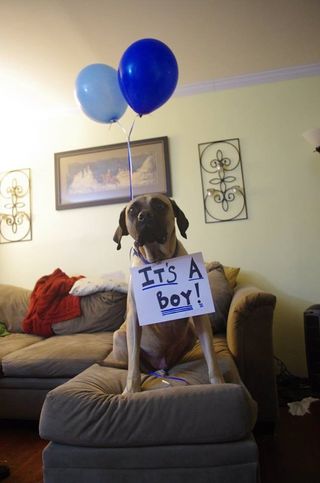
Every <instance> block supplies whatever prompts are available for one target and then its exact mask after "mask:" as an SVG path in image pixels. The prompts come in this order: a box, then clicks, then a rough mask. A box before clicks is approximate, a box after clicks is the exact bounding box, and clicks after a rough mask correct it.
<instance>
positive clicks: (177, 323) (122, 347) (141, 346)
mask: <svg viewBox="0 0 320 483" xmlns="http://www.w3.org/2000/svg"><path fill="white" fill-rule="evenodd" d="M175 221H176V222H177V225H178V228H179V231H180V234H181V235H182V236H183V237H184V238H187V237H186V230H187V228H188V226H189V222H188V220H187V218H186V217H185V215H184V213H183V212H182V210H181V209H180V208H179V207H178V205H177V204H176V202H175V201H174V200H172V199H170V198H168V197H167V196H165V195H163V194H150V195H142V196H138V197H136V198H135V199H133V200H132V201H131V202H129V204H128V205H127V206H126V207H125V208H124V209H123V210H122V212H121V213H120V217H119V226H118V228H117V230H116V232H115V234H114V238H113V239H114V241H115V242H116V243H117V244H118V247H117V249H118V250H119V249H120V248H121V238H122V236H124V235H131V237H132V238H133V240H134V248H133V252H132V256H131V261H132V266H134V267H137V266H141V265H143V264H150V263H155V262H159V261H161V260H166V259H169V258H173V257H178V256H181V255H186V254H187V252H186V250H185V248H184V247H183V245H182V243H181V242H180V241H179V240H178V239H177V237H176V230H175ZM197 337H198V338H199V340H200V344H201V348H202V351H203V354H204V357H205V360H206V363H207V366H208V375H209V380H210V383H212V384H215V383H222V382H223V377H222V375H221V373H220V370H219V367H218V364H217V359H216V355H215V352H214V349H213V336H212V330H211V326H210V321H209V317H208V316H207V315H198V316H195V317H193V319H191V318H185V319H179V320H174V321H170V322H165V323H158V324H151V325H145V326H143V327H141V326H140V325H139V322H138V315H137V310H136V304H135V299H134V294H133V288H132V284H131V281H129V287H128V298H127V314H126V320H125V322H124V324H123V325H122V326H121V327H120V329H119V330H118V331H116V332H115V334H114V340H113V357H114V358H115V359H116V360H117V359H119V360H122V361H124V360H125V361H127V363H128V376H127V385H126V388H125V391H124V392H130V393H131V392H137V391H140V390H141V375H140V363H142V364H143V366H144V367H148V368H149V369H151V370H159V369H164V370H167V369H169V368H170V367H172V366H173V365H174V364H175V363H177V362H178V361H179V360H180V359H181V358H182V356H183V355H184V354H186V353H187V352H188V351H189V350H190V349H191V348H192V347H193V346H194V344H195V342H196V340H197Z"/></svg>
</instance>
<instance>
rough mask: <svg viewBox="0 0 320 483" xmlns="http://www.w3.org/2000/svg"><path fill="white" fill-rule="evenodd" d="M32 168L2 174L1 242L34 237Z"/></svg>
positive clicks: (0, 189) (0, 199)
mask: <svg viewBox="0 0 320 483" xmlns="http://www.w3.org/2000/svg"><path fill="white" fill-rule="evenodd" d="M30 191H31V187H30V169H19V170H15V171H7V172H6V173H1V174H0V243H10V242H17V241H26V240H31V239H32V229H31V201H30Z"/></svg>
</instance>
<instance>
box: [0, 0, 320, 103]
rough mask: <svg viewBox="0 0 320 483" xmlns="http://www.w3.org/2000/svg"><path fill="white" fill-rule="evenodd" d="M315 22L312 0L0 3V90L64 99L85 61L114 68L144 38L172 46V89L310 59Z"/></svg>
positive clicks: (318, 5) (318, 40) (314, 51)
mask: <svg viewBox="0 0 320 483" xmlns="http://www.w3.org/2000/svg"><path fill="white" fill-rule="evenodd" d="M319 25H320V0H0V26H1V28H0V96H1V95H4V94H5V93H4V92H3V88H2V89H1V83H2V86H3V85H4V82H7V84H5V85H8V83H9V84H11V86H14V85H15V84H16V85H20V86H21V84H22V83H24V84H28V86H29V89H31V88H32V86H33V89H34V90H38V91H39V95H43V93H42V94H41V93H40V91H41V90H42V89H43V88H44V87H45V89H46V90H48V89H51V90H53V91H54V92H55V93H57V92H59V93H60V95H61V96H62V97H64V94H66V93H68V96H69V92H70V89H71V87H73V84H74V80H75V77H76V75H77V73H78V72H79V70H80V69H82V68H83V67H84V66H85V65H88V64H91V63H94V62H103V63H106V64H108V65H111V66H113V67H115V68H117V66H118V63H119V60H120V58H121V56H122V54H123V52H124V51H125V49H126V48H127V47H128V46H129V45H130V44H131V43H132V42H134V41H136V40H138V39H140V38H145V37H153V38H158V39H160V40H162V41H163V42H165V43H166V44H167V45H168V46H169V47H170V48H171V49H172V50H173V52H174V54H175V56H176V58H177V61H178V65H179V84H178V85H179V86H180V87H181V86H185V85H189V84H196V83H202V82H206V81H210V80H213V79H221V78H226V77H227V78H228V77H233V76H239V75H245V74H252V73H259V72H264V71H268V70H273V69H279V68H288V67H293V66H301V65H307V64H319V63H320V30H319ZM39 88H40V89H39ZM1 90H2V93H1Z"/></svg>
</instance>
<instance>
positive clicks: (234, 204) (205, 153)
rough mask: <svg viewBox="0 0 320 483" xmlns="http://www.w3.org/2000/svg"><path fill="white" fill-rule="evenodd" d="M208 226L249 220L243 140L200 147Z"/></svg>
mask: <svg viewBox="0 0 320 483" xmlns="http://www.w3.org/2000/svg"><path fill="white" fill-rule="evenodd" d="M198 147H199V157H200V169H201V179H202V190H203V202H204V212H205V221H206V223H218V222H221V221H234V220H245V219H247V218H248V212H247V203H246V195H245V188H244V180H243V173H242V162H241V153H240V140H239V139H238V138H235V139H224V140H222V141H213V142H209V143H202V144H199V145H198Z"/></svg>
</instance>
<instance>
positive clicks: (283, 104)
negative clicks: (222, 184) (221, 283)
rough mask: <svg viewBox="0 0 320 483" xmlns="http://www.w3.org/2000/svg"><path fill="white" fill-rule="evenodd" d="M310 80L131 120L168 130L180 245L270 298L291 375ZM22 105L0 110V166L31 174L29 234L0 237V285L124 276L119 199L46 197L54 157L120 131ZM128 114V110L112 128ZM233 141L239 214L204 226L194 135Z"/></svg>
mask: <svg viewBox="0 0 320 483" xmlns="http://www.w3.org/2000/svg"><path fill="white" fill-rule="evenodd" d="M319 87H320V78H319V77H310V78H305V79H298V80H292V81H286V82H279V83H274V84H265V85H259V86H253V87H246V88H239V89H234V90H226V91H221V92H216V93H207V94H199V95H195V96H190V97H180V98H172V99H171V100H170V101H169V102H168V103H167V104H166V105H164V106H163V107H162V108H161V109H159V110H157V111H155V112H154V113H152V114H151V115H149V116H144V117H142V118H141V119H137V122H136V125H135V128H134V131H133V137H132V138H133V139H144V138H149V137H157V136H164V135H166V136H168V137H169V142H170V156H171V171H172V185H173V196H174V198H175V199H176V201H177V202H178V204H179V205H180V206H181V207H182V208H183V210H184V211H185V213H186V214H187V216H188V218H189V221H190V229H189V232H188V240H187V241H186V243H185V245H186V247H187V249H188V250H189V251H202V252H203V254H204V258H205V259H206V260H219V261H221V262H222V263H225V264H228V265H234V266H239V267H241V280H242V281H250V283H254V284H257V285H259V286H261V287H262V288H264V289H266V290H270V291H272V292H273V293H275V294H276V295H277V297H278V304H277V309H276V317H275V329H274V334H275V352H276V355H277V356H278V357H280V358H281V359H282V360H284V362H285V363H286V364H287V365H288V367H289V369H290V370H291V371H293V372H294V373H297V374H304V373H305V356H304V337H303V311H304V310H305V309H306V308H307V307H308V306H309V305H310V304H313V303H319V301H320V300H319V296H320V294H319V287H320V285H319V279H320V267H319V235H320V217H319V207H320V190H319V182H320V155H318V154H317V153H313V152H312V147H311V146H310V145H308V144H307V143H306V142H305V141H304V140H303V138H302V137H301V133H302V132H303V131H305V130H306V129H308V128H309V127H314V126H319V112H320V98H319ZM24 102H26V103H27V102H28V99H25V100H24ZM34 105H36V103H35V104H34ZM11 112H12V111H11ZM29 112H30V113H29V116H28V119H25V118H20V117H19V116H18V115H17V116H14V117H13V116H12V118H10V110H8V112H7V116H1V119H2V126H1V129H2V134H3V139H2V140H1V160H0V163H1V171H5V170H10V169H16V168H25V167H29V168H31V170H32V211H33V240H32V241H30V242H21V243H11V244H2V245H0V266H1V270H0V282H1V283H11V284H16V285H21V286H25V287H30V288H32V286H33V284H34V283H35V281H36V280H37V278H38V277H40V276H41V275H44V274H47V273H50V272H51V271H52V270H53V269H55V268H57V267H60V268H61V269H63V270H64V271H66V272H67V273H68V274H70V275H71V274H77V273H82V274H84V275H87V276H91V275H100V274H102V273H107V272H113V271H117V270H122V271H123V272H125V273H127V272H128V251H129V247H130V241H129V240H128V239H125V240H124V243H123V248H122V250H121V251H120V252H117V251H116V245H115V244H114V242H113V241H112V236H113V232H114V230H115V228H116V226H117V220H118V215H119V212H120V210H121V209H122V207H123V205H122V204H116V205H110V206H99V207H93V208H82V209H75V210H65V211H56V210H55V196H54V162H53V153H54V152H57V151H65V150H69V149H77V148H84V147H90V146H99V145H103V144H112V143H116V142H123V141H124V140H125V139H124V135H123V133H122V131H121V129H120V128H119V127H118V126H112V128H111V129H110V128H109V127H108V126H104V125H101V124H97V123H94V122H92V121H90V120H89V119H87V118H86V117H85V116H84V115H83V114H82V113H81V112H78V111H76V110H75V111H69V112H67V111H66V112H63V111H61V112H57V113H53V112H52V111H51V112H50V113H49V114H50V115H47V114H46V111H45V110H43V111H41V109H40V108H39V110H38V111H37V109H34V110H30V111H29ZM133 117H134V114H133V112H132V111H131V110H129V111H128V112H127V114H126V115H125V116H124V118H123V119H122V124H123V125H124V126H127V127H129V126H130V124H131V122H132V120H133ZM4 119H6V122H5V123H4ZM232 137H239V138H240V142H241V151H242V158H243V170H244V177H245V184H246V192H247V203H248V213H249V219H248V220H244V221H235V222H228V223H212V224H205V223H204V214H203V202H202V188H201V177H200V169H199V159H198V143H202V142H207V141H214V140H218V139H225V138H232Z"/></svg>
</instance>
